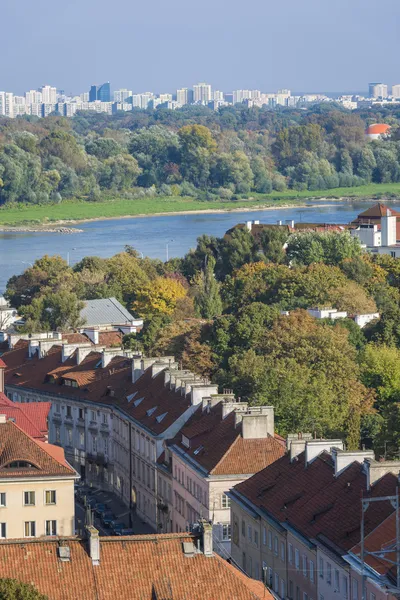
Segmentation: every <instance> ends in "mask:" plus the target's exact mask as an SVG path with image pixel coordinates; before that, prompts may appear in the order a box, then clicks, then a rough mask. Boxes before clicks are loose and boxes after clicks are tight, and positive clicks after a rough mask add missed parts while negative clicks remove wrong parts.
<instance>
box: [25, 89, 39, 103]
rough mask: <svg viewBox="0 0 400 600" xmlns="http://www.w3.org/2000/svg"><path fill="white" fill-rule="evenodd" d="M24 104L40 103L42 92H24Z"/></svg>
mask: <svg viewBox="0 0 400 600" xmlns="http://www.w3.org/2000/svg"><path fill="white" fill-rule="evenodd" d="M25 102H26V104H40V103H41V102H42V92H39V91H38V90H29V92H25Z"/></svg>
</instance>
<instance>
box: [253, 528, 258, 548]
mask: <svg viewBox="0 0 400 600" xmlns="http://www.w3.org/2000/svg"><path fill="white" fill-rule="evenodd" d="M254 544H255V545H256V546H257V548H258V531H256V530H254Z"/></svg>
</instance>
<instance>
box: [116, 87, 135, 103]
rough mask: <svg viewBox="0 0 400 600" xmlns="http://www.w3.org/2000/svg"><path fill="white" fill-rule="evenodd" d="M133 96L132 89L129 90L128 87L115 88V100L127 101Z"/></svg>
mask: <svg viewBox="0 0 400 600" xmlns="http://www.w3.org/2000/svg"><path fill="white" fill-rule="evenodd" d="M131 96H132V90H127V89H126V88H122V89H120V90H115V92H114V102H125V100H126V99H127V98H130V97H131Z"/></svg>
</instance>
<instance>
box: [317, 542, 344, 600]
mask: <svg viewBox="0 0 400 600" xmlns="http://www.w3.org/2000/svg"><path fill="white" fill-rule="evenodd" d="M317 582H318V583H317V585H318V594H319V597H321V596H322V597H323V598H324V600H338V598H341V599H343V600H347V599H348V598H350V568H349V566H348V565H343V561H341V560H340V558H339V559H337V560H335V557H334V556H333V554H332V553H329V554H327V553H326V552H325V551H323V550H322V549H321V548H320V547H318V548H317Z"/></svg>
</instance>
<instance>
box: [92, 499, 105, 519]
mask: <svg viewBox="0 0 400 600" xmlns="http://www.w3.org/2000/svg"><path fill="white" fill-rule="evenodd" d="M106 509H107V507H106V505H105V504H104V503H103V502H97V503H96V505H95V507H94V512H95V513H96V515H97V516H100V515H101V514H102V513H103V512H104V511H105V510H106Z"/></svg>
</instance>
